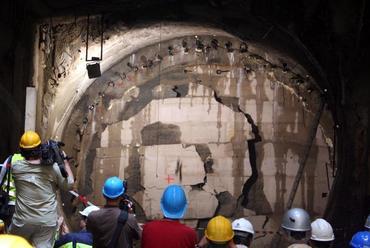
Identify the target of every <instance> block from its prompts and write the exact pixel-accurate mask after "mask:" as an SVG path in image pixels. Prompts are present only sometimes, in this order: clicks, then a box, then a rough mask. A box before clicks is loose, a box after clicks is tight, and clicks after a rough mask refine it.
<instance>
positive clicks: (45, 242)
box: [10, 131, 73, 248]
mask: <svg viewBox="0 0 370 248" xmlns="http://www.w3.org/2000/svg"><path fill="white" fill-rule="evenodd" d="M19 146H20V150H21V154H22V156H23V157H24V160H19V161H17V162H15V163H14V164H12V166H11V172H12V175H13V177H14V182H15V187H16V203H15V213H14V215H13V219H12V223H11V225H10V233H11V234H14V235H19V236H22V237H24V238H25V239H27V240H28V241H30V242H31V243H33V245H35V247H37V248H38V247H40V248H41V247H42V248H49V247H53V245H54V237H55V233H56V230H57V218H58V215H57V189H63V190H68V189H69V188H70V187H71V186H72V185H73V174H72V171H71V169H70V167H69V164H68V161H67V160H64V164H63V165H59V166H58V164H57V163H47V162H45V161H46V160H48V161H52V162H56V161H55V160H54V159H47V158H45V156H43V155H44V153H46V154H52V153H51V152H50V153H48V152H45V151H47V150H52V149H51V148H50V147H49V146H48V145H43V144H41V139H40V136H39V135H38V134H37V133H36V132H33V131H27V132H25V133H24V134H23V135H22V137H21V140H20V143H19ZM60 154H62V152H60ZM60 154H58V155H56V156H60ZM63 154H64V153H63ZM63 170H65V174H66V177H63V176H62V172H61V171H63ZM63 174H64V173H63Z"/></svg>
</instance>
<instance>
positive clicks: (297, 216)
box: [281, 208, 311, 232]
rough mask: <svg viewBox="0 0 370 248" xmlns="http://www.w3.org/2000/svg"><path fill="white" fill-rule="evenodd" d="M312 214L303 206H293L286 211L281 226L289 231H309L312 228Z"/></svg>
mask: <svg viewBox="0 0 370 248" xmlns="http://www.w3.org/2000/svg"><path fill="white" fill-rule="evenodd" d="M310 222H311V221H310V216H309V215H308V213H307V212H306V211H305V210H304V209H302V208H292V209H289V210H288V211H286V212H285V214H284V216H283V222H282V224H281V227H283V228H285V229H287V230H289V231H297V232H307V231H310V230H311V226H310Z"/></svg>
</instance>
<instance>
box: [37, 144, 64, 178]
mask: <svg viewBox="0 0 370 248" xmlns="http://www.w3.org/2000/svg"><path fill="white" fill-rule="evenodd" d="M62 146H64V143H63V142H61V141H56V140H48V141H47V142H46V143H44V144H41V160H42V162H43V164H46V165H53V164H54V163H57V164H58V166H59V169H60V173H61V174H62V176H63V177H67V176H68V174H67V172H66V170H65V166H64V160H65V159H67V157H66V156H65V155H64V152H63V151H62V149H61V147H62Z"/></svg>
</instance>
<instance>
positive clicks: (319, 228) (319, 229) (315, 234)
mask: <svg viewBox="0 0 370 248" xmlns="http://www.w3.org/2000/svg"><path fill="white" fill-rule="evenodd" d="M333 241H334V232H333V228H332V227H331V225H330V223H329V222H327V221H326V220H324V219H321V218H319V219H316V220H315V221H313V222H312V223H311V238H310V244H311V246H312V247H315V248H326V247H332V245H333Z"/></svg>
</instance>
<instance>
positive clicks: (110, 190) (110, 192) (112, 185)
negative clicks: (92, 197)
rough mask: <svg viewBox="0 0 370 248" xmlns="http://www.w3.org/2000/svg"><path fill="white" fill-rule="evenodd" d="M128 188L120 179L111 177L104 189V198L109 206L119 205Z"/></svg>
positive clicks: (105, 183) (106, 181)
mask: <svg viewBox="0 0 370 248" xmlns="http://www.w3.org/2000/svg"><path fill="white" fill-rule="evenodd" d="M125 191H126V187H125V185H124V183H123V181H122V180H121V179H119V178H118V177H110V178H108V179H107V180H105V182H104V186H103V189H102V192H103V195H104V198H105V200H106V202H107V204H108V205H117V206H118V204H119V202H120V201H121V200H122V198H123V195H124V194H125Z"/></svg>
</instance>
